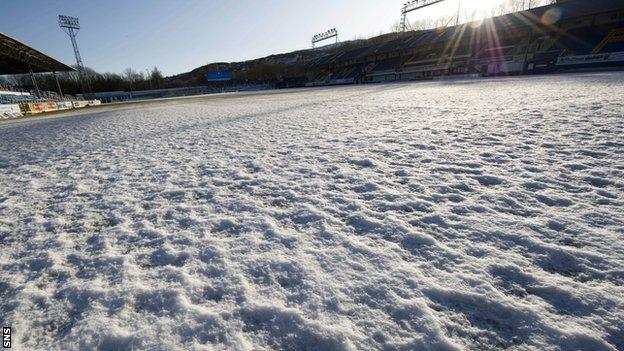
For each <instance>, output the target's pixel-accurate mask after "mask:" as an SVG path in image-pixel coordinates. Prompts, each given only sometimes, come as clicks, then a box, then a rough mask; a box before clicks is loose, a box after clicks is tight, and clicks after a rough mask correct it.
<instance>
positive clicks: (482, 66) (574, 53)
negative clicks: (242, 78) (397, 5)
mask: <svg viewBox="0 0 624 351" xmlns="http://www.w3.org/2000/svg"><path fill="white" fill-rule="evenodd" d="M621 66H624V1H619V0H594V1H585V0H568V1H559V2H557V3H556V4H552V5H548V6H543V7H538V8H534V9H531V10H527V11H521V12H517V13H512V14H508V15H504V16H498V17H494V18H489V19H486V20H483V21H480V22H473V23H466V24H461V25H457V26H452V27H446V28H437V29H431V30H425V31H414V32H408V33H397V34H396V37H395V39H392V40H389V41H386V42H383V43H379V44H374V45H370V46H365V47H360V48H356V49H352V50H349V51H345V52H338V53H335V52H334V53H331V54H328V55H325V56H322V57H318V58H316V59H315V60H313V61H312V62H311V63H310V64H309V65H308V69H309V70H311V71H312V72H313V73H312V74H310V75H309V76H310V77H313V79H312V81H310V82H309V83H308V84H307V85H308V86H317V85H330V84H350V83H374V82H388V81H396V80H416V79H432V78H436V77H441V76H466V75H471V76H497V75H520V74H538V73H549V72H558V71H564V70H571V69H585V68H603V67H621ZM347 78H348V79H347Z"/></svg>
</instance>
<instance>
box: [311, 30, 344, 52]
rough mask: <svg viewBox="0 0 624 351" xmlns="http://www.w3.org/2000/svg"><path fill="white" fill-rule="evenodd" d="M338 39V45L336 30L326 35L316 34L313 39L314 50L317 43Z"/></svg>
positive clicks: (329, 31) (325, 33)
mask: <svg viewBox="0 0 624 351" xmlns="http://www.w3.org/2000/svg"><path fill="white" fill-rule="evenodd" d="M330 38H336V44H338V31H337V30H336V28H332V29H330V30H328V31H326V32H324V33H320V34H316V35H314V36H313V37H312V48H313V49H314V47H315V46H316V43H318V42H321V41H324V40H327V39H330Z"/></svg>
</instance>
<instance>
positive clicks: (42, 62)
mask: <svg viewBox="0 0 624 351" xmlns="http://www.w3.org/2000/svg"><path fill="white" fill-rule="evenodd" d="M30 69H32V71H33V73H42V72H63V71H75V69H73V68H72V67H70V66H68V65H66V64H64V63H62V62H59V61H57V60H55V59H53V58H51V57H50V56H48V55H46V54H43V53H41V52H40V51H37V50H35V49H33V48H31V47H30V46H28V45H26V44H24V43H22V42H20V41H18V40H16V39H13V38H11V37H10V36H8V35H6V34H4V33H0V75H3V74H26V73H30Z"/></svg>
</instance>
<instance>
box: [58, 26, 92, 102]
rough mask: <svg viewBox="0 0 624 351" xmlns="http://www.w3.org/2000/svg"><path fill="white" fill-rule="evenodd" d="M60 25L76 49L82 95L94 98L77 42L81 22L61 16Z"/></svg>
mask: <svg viewBox="0 0 624 351" xmlns="http://www.w3.org/2000/svg"><path fill="white" fill-rule="evenodd" d="M58 23H59V26H60V27H61V29H62V30H63V31H64V32H65V33H67V35H69V39H70V40H71V43H72V46H73V47H74V54H75V55H76V66H78V78H79V79H80V85H81V86H82V93H83V94H86V93H87V92H88V93H89V95H90V96H92V95H93V92H92V91H91V83H90V82H89V77H88V75H87V72H86V70H85V68H84V64H83V63H82V57H81V56H80V51H79V50H78V42H77V41H76V34H78V31H79V30H80V22H79V21H78V18H77V17H70V16H64V15H59V17H58Z"/></svg>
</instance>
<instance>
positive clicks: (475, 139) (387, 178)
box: [0, 73, 624, 350]
mask: <svg viewBox="0 0 624 351" xmlns="http://www.w3.org/2000/svg"><path fill="white" fill-rule="evenodd" d="M0 175H1V176H0V238H1V240H2V250H0V266H1V271H0V297H1V298H2V300H1V306H0V307H1V309H0V322H2V323H3V324H5V325H11V326H12V327H13V333H14V347H17V348H18V349H42V350H48V349H63V350H72V349H93V348H97V349H101V350H112V349H132V348H134V349H157V350H176V349H198V350H201V349H206V350H222V349H228V350H229V349H232V350H262V349H283V350H374V349H379V350H493V349H507V350H623V349H624V240H623V237H624V207H623V205H624V74H620V73H605V74H594V75H574V76H561V77H536V78H531V79H500V80H486V81H465V82H445V83H444V82H440V83H421V84H396V85H375V86H363V87H346V88H333V89H317V90H302V91H290V92H282V93H275V94H259V95H252V96H243V97H222V98H208V99H194V100H184V101H179V102H175V103H171V102H168V103H156V104H151V105H145V106H143V107H139V108H133V109H128V110H113V111H108V112H106V111H104V112H94V113H90V114H87V115H82V116H72V117H67V118H53V119H40V120H29V121H22V122H9V123H3V124H0Z"/></svg>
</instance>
